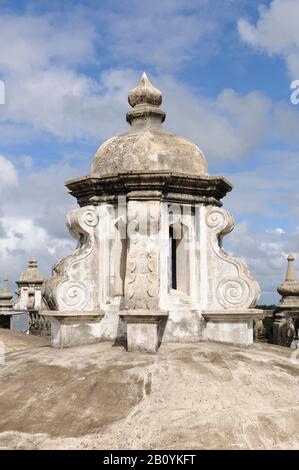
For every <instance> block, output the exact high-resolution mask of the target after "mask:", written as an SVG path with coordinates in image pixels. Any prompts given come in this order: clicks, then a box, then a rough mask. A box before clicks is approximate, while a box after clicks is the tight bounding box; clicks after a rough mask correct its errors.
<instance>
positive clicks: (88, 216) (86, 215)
mask: <svg viewBox="0 0 299 470" xmlns="http://www.w3.org/2000/svg"><path fill="white" fill-rule="evenodd" d="M82 209H83V210H82ZM82 209H81V210H82V212H81V210H80V212H79V216H78V220H79V223H80V225H82V226H83V225H88V227H95V226H96V225H97V223H98V215H97V212H96V210H95V208H94V207H89V208H85V207H84V208H82Z"/></svg>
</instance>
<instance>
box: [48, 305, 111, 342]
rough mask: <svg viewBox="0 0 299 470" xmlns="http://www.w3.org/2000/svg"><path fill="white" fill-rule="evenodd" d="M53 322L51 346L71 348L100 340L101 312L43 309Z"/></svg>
mask: <svg viewBox="0 0 299 470" xmlns="http://www.w3.org/2000/svg"><path fill="white" fill-rule="evenodd" d="M42 314H43V315H44V316H45V318H46V319H48V320H50V322H51V346H52V347H53V348H69V347H72V346H79V345H83V344H90V343H96V342H98V341H100V333H99V323H100V321H101V319H102V318H103V316H104V315H103V314H101V313H99V312H76V311H54V310H53V311H52V310H51V311H49V310H48V311H43V312H42Z"/></svg>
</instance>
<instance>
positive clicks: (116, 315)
mask: <svg viewBox="0 0 299 470" xmlns="http://www.w3.org/2000/svg"><path fill="white" fill-rule="evenodd" d="M128 100H129V104H130V106H131V108H132V109H131V110H129V111H128V112H127V115H126V120H127V122H128V123H129V125H130V128H129V130H128V132H126V133H124V134H121V135H119V136H116V137H112V138H111V139H109V140H107V141H106V142H104V143H103V144H102V145H101V146H100V147H99V149H98V150H97V152H96V154H95V156H94V158H93V162H92V166H91V172H90V174H89V175H87V176H84V177H80V178H77V179H75V180H71V181H67V182H66V186H67V188H68V190H69V192H70V194H71V195H72V196H74V197H75V198H76V199H77V202H78V205H79V208H77V209H73V210H71V211H70V212H69V213H68V216H67V226H68V228H69V230H70V232H71V234H72V235H73V236H74V237H76V238H77V240H78V246H77V249H76V250H75V251H74V253H73V254H71V255H70V256H68V257H66V258H64V259H62V260H60V261H58V262H57V263H56V264H55V265H54V268H53V273H52V277H51V278H50V279H48V280H47V281H46V282H45V284H44V287H43V297H44V301H45V303H46V305H47V308H48V310H47V312H46V315H47V316H48V318H50V320H51V322H52V345H53V346H60V347H61V346H73V345H78V344H82V343H88V342H94V341H102V340H111V341H116V340H117V341H123V340H125V341H126V342H127V348H128V350H129V351H131V350H145V351H150V352H154V351H156V350H157V348H158V346H159V344H160V343H161V342H163V341H164V342H166V341H172V342H173V341H178V342H182V341H183V342H188V341H189V342H190V341H192V342H194V341H201V340H215V341H222V342H228V343H234V344H242V345H250V344H251V343H252V341H253V328H252V323H253V322H252V320H253V318H255V316H256V315H257V313H258V314H259V315H260V313H261V312H260V311H258V312H257V311H256V310H255V309H254V306H255V304H256V302H257V299H258V297H259V286H258V284H257V282H256V281H255V279H253V278H252V276H251V275H250V274H249V271H248V268H247V266H246V265H245V264H244V262H243V261H241V260H239V259H235V258H233V257H232V256H230V255H228V254H227V253H225V251H224V250H223V248H222V239H223V237H224V236H225V235H226V234H228V233H229V232H230V231H231V230H232V229H233V227H234V221H233V218H232V216H231V215H230V214H229V213H228V212H227V211H226V210H225V209H223V208H222V201H221V199H222V198H223V197H224V196H225V195H226V194H227V192H229V191H231V190H232V186H231V184H230V183H229V182H228V181H227V180H226V179H225V178H224V177H223V176H211V175H209V174H208V167H207V163H206V159H205V157H204V155H203V153H202V152H201V150H200V149H199V148H198V147H197V145H195V144H194V143H192V142H190V141H188V140H186V139H184V138H183V137H179V136H177V135H175V134H171V133H169V132H167V131H166V130H165V129H164V127H163V122H164V120H165V117H166V114H165V112H164V111H163V110H162V109H161V108H160V106H161V104H162V94H161V92H160V90H158V89H157V88H156V87H154V86H153V85H152V84H151V83H150V81H149V79H148V78H147V76H146V74H143V75H142V77H141V80H140V82H139V83H138V85H137V86H136V87H135V88H133V90H132V91H131V92H130V93H129V97H128ZM199 125H200V123H199Z"/></svg>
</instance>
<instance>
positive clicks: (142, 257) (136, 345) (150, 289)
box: [121, 201, 166, 352]
mask: <svg viewBox="0 0 299 470" xmlns="http://www.w3.org/2000/svg"><path fill="white" fill-rule="evenodd" d="M127 210H128V212H127V220H128V226H127V235H128V253H127V267H126V280H125V311H122V312H121V317H122V318H123V319H124V320H125V321H126V323H127V347H128V350H129V351H136V350H142V351H147V352H156V351H157V349H158V343H159V339H158V335H159V330H158V325H159V321H160V320H161V318H163V317H165V315H166V312H165V311H161V310H160V308H159V305H160V299H159V294H160V279H159V255H160V203H159V201H129V202H128V209H127Z"/></svg>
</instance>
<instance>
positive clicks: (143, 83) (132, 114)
mask: <svg viewBox="0 0 299 470" xmlns="http://www.w3.org/2000/svg"><path fill="white" fill-rule="evenodd" d="M128 101H129V103H130V105H131V106H132V108H133V109H132V110H131V111H129V112H128V113H127V121H128V122H129V123H130V124H132V125H133V124H136V123H137V127H138V125H141V126H143V124H150V125H151V124H154V125H158V126H159V125H161V123H162V122H163V121H164V120H165V113H164V111H162V110H161V109H160V107H159V106H160V104H161V103H162V93H161V91H160V90H158V88H156V87H154V86H153V85H152V83H151V82H150V80H149V79H148V76H147V75H146V73H145V72H143V74H142V76H141V79H140V82H139V83H138V85H137V86H136V87H135V88H133V90H131V91H130V93H129V96H128Z"/></svg>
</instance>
